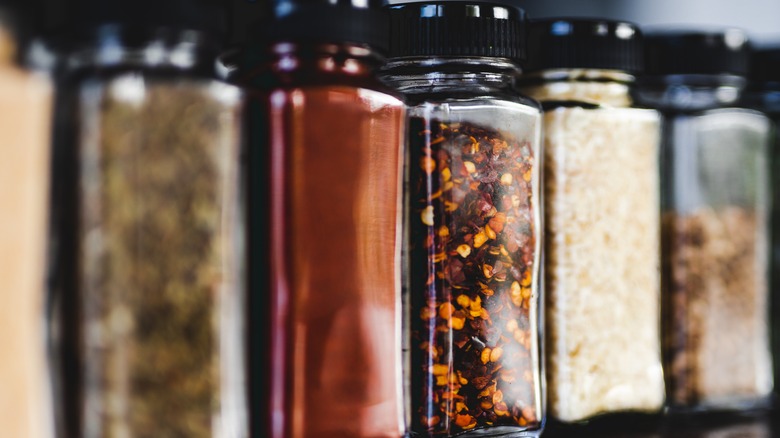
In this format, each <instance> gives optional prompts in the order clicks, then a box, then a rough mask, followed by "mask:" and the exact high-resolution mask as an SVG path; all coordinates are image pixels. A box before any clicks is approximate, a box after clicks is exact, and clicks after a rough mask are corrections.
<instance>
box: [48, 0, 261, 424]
mask: <svg viewBox="0 0 780 438" xmlns="http://www.w3.org/2000/svg"><path fill="white" fill-rule="evenodd" d="M74 8H75V11H76V13H77V14H76V17H77V18H78V20H76V21H74V23H73V24H74V25H75V27H76V29H75V30H74V31H73V32H72V33H71V40H70V47H69V49H68V51H67V52H66V53H65V54H64V57H63V58H64V60H65V62H66V63H67V64H66V65H65V66H64V70H63V71H62V72H61V73H60V76H59V79H58V86H59V102H58V108H57V125H58V126H57V129H58V132H57V143H56V145H55V163H56V166H55V178H56V181H57V185H56V186H55V193H54V199H55V202H56V205H55V207H56V210H55V211H56V214H57V218H56V234H57V235H56V237H57V253H56V264H57V266H56V278H55V291H54V297H55V300H56V303H57V304H56V307H57V309H58V312H59V313H58V316H57V318H58V321H59V322H58V323H57V324H58V325H57V333H59V336H60V337H61V339H60V342H59V348H58V351H59V354H58V358H59V362H60V370H61V376H60V377H61V378H60V379H59V380H60V382H59V388H60V391H59V395H60V398H61V399H60V401H59V406H60V408H61V412H60V417H61V419H62V424H61V427H62V428H63V429H64V430H65V432H66V433H67V436H149V437H151V436H187V437H216V436H219V437H242V436H246V435H247V426H246V418H245V416H246V407H245V396H244V385H245V384H244V366H243V364H244V357H243V351H244V340H243V336H242V312H241V311H242V308H243V306H242V303H243V299H244V286H243V284H244V282H243V278H242V277H243V261H244V255H243V254H244V251H243V235H244V234H243V225H242V223H243V221H242V215H241V211H242V208H241V205H240V202H239V200H240V190H239V187H240V185H239V182H240V172H239V140H240V138H239V133H240V123H239V122H240V116H239V113H240V109H241V100H240V99H241V95H240V92H239V90H238V89H237V88H235V87H233V86H230V85H226V84H224V83H221V82H219V81H218V80H216V79H215V75H214V73H213V70H214V63H215V59H216V55H217V53H218V49H219V44H218V37H219V32H221V30H220V24H219V18H220V17H221V13H222V12H221V5H220V3H219V2H218V1H211V0H195V1H191V2H188V3H187V4H186V7H185V6H184V4H183V3H181V2H176V1H172V0H162V1H160V0H154V1H152V0H149V1H139V0H132V1H130V0H127V1H125V0H112V1H105V0H100V1H98V0H94V1H93V0H83V1H82V2H80V3H76V5H74Z"/></svg>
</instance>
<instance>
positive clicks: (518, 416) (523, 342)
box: [384, 2, 544, 436]
mask: <svg viewBox="0 0 780 438" xmlns="http://www.w3.org/2000/svg"><path fill="white" fill-rule="evenodd" d="M390 14H391V54H392V58H391V59H390V61H389V62H388V64H387V66H386V68H385V70H384V80H385V81H386V82H387V83H389V84H390V85H392V86H393V87H395V88H396V89H398V90H399V91H401V92H402V93H403V94H404V95H405V97H406V99H407V103H408V112H409V118H408V130H409V132H408V138H407V148H408V152H407V158H406V161H407V163H408V165H407V173H408V183H407V184H408V193H407V194H406V196H407V201H406V202H407V206H406V207H407V212H408V216H407V218H406V221H407V226H408V229H407V232H406V235H407V236H406V244H407V250H406V251H405V255H406V257H407V259H406V264H405V269H406V271H407V273H408V275H407V278H406V279H405V287H406V293H405V299H404V301H405V305H406V312H405V318H406V322H407V325H406V327H405V331H404V336H405V338H404V343H405V344H406V348H407V350H408V353H409V354H408V358H407V365H408V367H407V376H408V381H409V382H410V384H409V387H407V388H406V392H407V399H408V403H409V406H408V407H407V411H408V414H409V415H408V418H407V423H408V429H409V430H410V432H412V433H415V434H420V435H423V436H453V435H458V434H464V435H466V436H469V435H484V434H523V436H537V435H539V434H540V433H541V428H542V424H543V421H544V411H543V394H542V388H543V385H542V375H541V369H542V367H541V363H542V358H541V357H540V342H541V341H540V337H539V336H540V326H541V320H540V313H539V312H540V301H539V300H540V294H541V290H540V288H539V281H540V268H541V266H540V260H541V258H540V255H541V239H540V237H541V235H540V232H541V229H540V224H541V217H540V211H541V205H540V186H539V178H540V171H541V169H540V167H539V163H540V161H539V159H540V157H539V142H540V127H541V112H540V109H539V107H538V106H537V104H536V103H534V102H533V101H531V100H530V99H528V98H526V97H523V96H521V95H519V94H517V92H516V91H515V90H514V88H513V87H514V83H515V81H514V79H515V76H516V75H517V74H518V73H519V71H520V62H522V61H523V59H524V57H525V42H526V41H525V32H526V28H525V16H524V12H523V11H522V10H521V9H519V8H516V7H511V6H502V5H499V4H493V3H482V2H467V3H461V2H451V3H450V2H423V3H410V4H404V5H395V6H392V7H390Z"/></svg>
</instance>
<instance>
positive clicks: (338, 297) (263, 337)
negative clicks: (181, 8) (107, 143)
mask: <svg viewBox="0 0 780 438" xmlns="http://www.w3.org/2000/svg"><path fill="white" fill-rule="evenodd" d="M378 3H380V2H378V1H377V2H375V1H368V2H352V1H349V0H343V1H342V0H339V1H332V0H316V1H311V0H300V1H297V0H284V1H279V2H271V6H273V8H272V11H271V12H270V13H269V14H268V19H267V20H263V21H261V22H260V23H258V24H257V26H255V27H254V30H253V31H252V32H251V33H253V34H255V35H254V36H253V38H252V39H251V40H250V41H249V42H248V43H247V45H246V46H245V48H244V50H243V53H244V55H243V56H244V58H243V59H244V60H245V61H244V64H243V66H241V68H240V69H239V71H238V72H236V73H235V74H234V75H233V77H234V80H236V81H239V82H241V83H243V85H244V86H245V87H246V88H247V90H248V91H247V92H248V97H247V118H246V120H247V127H246V129H247V131H248V133H249V146H248V156H249V169H250V171H249V199H250V202H249V207H250V210H249V218H250V224H251V227H250V239H249V245H250V249H251V251H250V252H251V259H252V261H251V262H250V263H251V269H250V287H251V290H252V293H251V294H250V306H249V307H250V315H251V316H250V319H249V321H250V334H251V338H250V342H251V345H252V350H253V352H252V357H251V361H250V364H251V365H250V367H251V372H252V374H251V381H252V382H253V383H252V388H253V389H252V391H253V398H254V401H253V406H257V408H254V410H253V412H255V413H256V416H255V417H254V418H253V420H254V425H253V433H254V435H256V436H262V437H269V438H303V437H312V438H320V437H400V436H401V435H402V433H403V430H402V420H401V409H402V398H401V345H400V324H401V318H400V305H401V288H400V287H401V285H400V278H401V274H400V266H401V264H400V260H401V251H400V248H401V247H400V244H401V241H400V236H401V233H400V231H401V198H402V197H401V189H402V184H401V182H402V179H401V175H402V172H401V171H402V162H401V159H402V152H401V151H402V149H401V148H402V139H403V132H404V107H403V104H402V103H401V101H400V100H399V99H398V98H397V97H394V95H393V94H392V93H390V90H389V89H388V88H386V87H385V86H383V85H382V84H381V83H380V82H379V81H378V79H377V77H376V69H377V68H378V67H379V65H380V64H381V62H382V60H383V56H382V53H383V51H384V50H385V49H386V46H387V42H386V40H387V32H386V30H387V21H386V19H385V12H384V10H383V9H382V8H381V7H379V6H380V5H379V4H378Z"/></svg>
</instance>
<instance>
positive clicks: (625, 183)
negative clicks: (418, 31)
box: [521, 69, 664, 422]
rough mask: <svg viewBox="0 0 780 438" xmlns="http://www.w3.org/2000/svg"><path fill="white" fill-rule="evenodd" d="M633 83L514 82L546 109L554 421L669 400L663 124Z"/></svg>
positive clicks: (580, 75) (617, 79) (595, 76)
mask: <svg viewBox="0 0 780 438" xmlns="http://www.w3.org/2000/svg"><path fill="white" fill-rule="evenodd" d="M633 82H634V77H633V76H631V75H629V74H627V73H623V72H620V71H615V70H566V69H561V70H547V71H543V72H541V73H537V74H534V75H531V76H527V77H525V76H524V79H523V82H522V83H521V84H522V85H521V90H522V91H523V92H524V93H526V94H527V95H529V96H530V97H532V98H535V99H537V100H539V101H541V102H542V104H543V105H544V106H545V115H544V127H545V135H544V137H545V142H544V165H545V183H546V185H545V249H546V252H545V258H546V266H545V272H546V314H547V324H546V327H545V331H546V340H547V344H546V352H547V378H548V379H547V388H548V389H547V391H548V397H549V399H548V400H549V401H548V403H549V405H548V406H549V409H550V412H549V413H550V415H551V416H554V417H555V418H557V419H558V420H561V421H566V422H576V421H582V420H586V419H588V418H590V417H593V416H595V415H598V414H604V413H614V412H620V411H629V410H630V411H650V412H653V411H658V410H660V409H661V407H662V406H663V402H664V383H663V373H662V370H661V341H660V336H659V333H660V318H661V296H660V273H659V263H660V253H659V248H658V239H659V232H660V224H659V216H658V211H659V181H658V180H659V178H658V151H659V141H660V117H659V115H658V113H657V112H656V111H654V110H648V109H638V108H632V103H633V102H632V98H631V95H630V89H631V86H632V84H633Z"/></svg>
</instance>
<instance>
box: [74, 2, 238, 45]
mask: <svg viewBox="0 0 780 438" xmlns="http://www.w3.org/2000/svg"><path fill="white" fill-rule="evenodd" d="M71 1H72V7H71V8H72V11H71V12H72V15H71V16H72V19H71V20H70V22H71V26H73V27H74V29H73V30H74V31H75V32H76V33H77V34H85V33H86V34H90V33H93V32H94V30H95V29H98V28H101V27H103V26H106V25H118V26H121V27H126V28H133V29H151V28H162V27H166V28H173V29H186V30H197V31H201V32H205V33H208V34H211V35H213V36H215V37H224V35H225V33H226V30H227V29H226V28H227V23H226V21H227V14H226V10H225V9H226V8H225V2H223V1H221V0H71Z"/></svg>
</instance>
